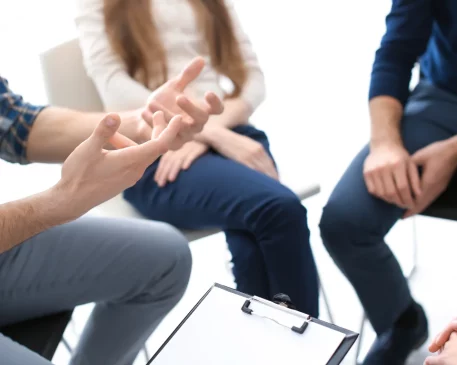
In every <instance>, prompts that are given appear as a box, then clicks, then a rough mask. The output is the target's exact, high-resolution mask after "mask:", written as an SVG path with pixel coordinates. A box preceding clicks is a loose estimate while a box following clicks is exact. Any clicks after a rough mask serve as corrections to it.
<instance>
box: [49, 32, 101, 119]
mask: <svg viewBox="0 0 457 365" xmlns="http://www.w3.org/2000/svg"><path fill="white" fill-rule="evenodd" d="M40 62H41V68H42V72H43V77H44V83H45V88H46V94H47V96H48V102H49V104H51V105H54V106H60V107H65V108H71V109H76V110H81V111H99V112H100V111H103V104H102V101H101V99H100V96H99V95H98V92H97V89H96V88H95V85H94V84H93V82H92V80H91V79H90V78H89V76H87V73H86V70H85V68H84V63H83V57H82V52H81V48H80V46H79V41H78V40H77V39H73V40H71V41H68V42H65V43H62V44H60V45H58V46H56V47H54V48H52V49H50V50H48V51H46V52H44V53H42V54H41V55H40Z"/></svg>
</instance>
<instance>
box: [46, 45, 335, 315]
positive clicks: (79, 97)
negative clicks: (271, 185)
mask: <svg viewBox="0 0 457 365" xmlns="http://www.w3.org/2000/svg"><path fill="white" fill-rule="evenodd" d="M40 61H41V68H42V72H43V76H44V83H45V89H46V94H47V97H48V102H49V104H51V105H54V106H60V107H66V108H72V109H76V110H81V111H99V112H101V111H103V104H102V102H101V99H100V96H99V95H98V92H97V90H96V88H95V86H94V84H93V82H92V80H91V79H90V78H89V77H88V76H87V74H86V70H85V68H84V64H83V57H82V53H81V49H80V46H79V42H78V40H77V39H73V40H70V41H68V42H65V43H63V44H60V45H58V46H56V47H54V48H52V49H50V50H48V51H45V52H44V53H42V54H41V55H40ZM291 173H292V174H291ZM281 175H282V176H283V177H285V179H284V181H285V183H286V184H287V185H288V186H290V188H291V189H292V190H293V191H294V192H295V193H296V194H297V196H298V197H299V198H300V200H304V199H306V198H309V197H311V196H313V195H316V194H318V193H319V192H320V185H319V184H318V183H316V182H314V181H311V182H306V181H301V180H302V179H301V178H300V179H296V178H295V177H297V176H299V175H297V174H295V172H293V171H289V172H288V171H282V170H281ZM298 180H300V181H298ZM289 183H290V184H289ZM95 212H96V213H98V214H102V215H104V216H123V217H126V216H127V217H137V218H143V217H142V216H141V215H140V214H139V213H138V212H137V211H136V210H135V209H134V208H133V207H132V206H131V205H130V204H129V203H127V202H126V201H125V200H124V199H123V197H122V195H118V196H117V197H115V198H113V199H111V200H110V201H108V202H106V203H104V204H102V205H101V206H99V207H97V208H95ZM217 232H218V230H201V231H190V232H189V231H185V232H183V233H184V234H185V235H186V237H187V239H188V240H189V242H191V241H195V240H197V239H200V238H204V237H207V236H209V235H212V234H214V233H217ZM321 291H322V294H323V299H324V302H325V305H326V309H327V312H328V315H329V318H330V321H331V322H333V315H332V312H331V310H330V307H329V303H328V299H327V296H326V293H325V291H324V290H323V287H322V285H321Z"/></svg>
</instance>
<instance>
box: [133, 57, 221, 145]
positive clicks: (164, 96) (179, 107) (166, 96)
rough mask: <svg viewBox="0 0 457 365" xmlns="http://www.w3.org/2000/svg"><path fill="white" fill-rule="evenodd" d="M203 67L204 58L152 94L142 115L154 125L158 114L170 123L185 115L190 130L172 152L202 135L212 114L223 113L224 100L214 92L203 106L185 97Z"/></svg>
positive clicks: (207, 97)
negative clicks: (160, 113)
mask: <svg viewBox="0 0 457 365" xmlns="http://www.w3.org/2000/svg"><path fill="white" fill-rule="evenodd" d="M204 66H205V61H204V60H203V58H201V57H197V58H195V59H194V60H193V61H192V62H191V63H189V65H188V66H187V67H185V68H184V70H183V71H182V72H181V74H180V75H178V76H177V77H175V78H173V79H170V80H169V81H167V82H166V83H165V84H163V85H162V86H161V87H159V88H158V89H157V90H156V91H154V92H153V93H152V94H151V96H150V97H149V99H148V102H147V107H146V109H145V110H144V111H143V113H142V116H143V118H144V120H145V121H146V122H148V123H149V124H151V125H152V116H153V114H154V113H155V112H157V111H162V112H164V113H165V119H166V121H167V122H169V121H170V120H171V119H172V118H173V117H174V116H175V115H177V114H179V115H182V117H183V122H184V123H185V124H188V125H189V127H190V128H188V129H186V130H183V131H181V132H180V133H179V135H178V138H176V139H175V140H174V141H173V144H172V145H171V146H170V149H171V150H177V149H179V148H181V146H182V145H183V144H184V143H186V142H188V141H190V140H191V139H192V138H193V137H194V135H195V133H198V132H201V130H202V129H203V127H204V125H205V123H206V122H207V121H208V118H209V116H210V115H211V114H220V113H222V111H223V110H224V108H223V104H222V102H221V100H220V99H219V98H218V97H217V96H216V95H215V94H214V93H212V92H209V93H207V94H206V95H205V101H204V102H201V103H194V102H192V101H191V100H190V99H189V98H188V97H187V96H185V95H184V90H185V88H186V87H187V86H188V85H189V84H190V83H191V82H192V81H193V80H195V79H196V78H197V77H198V75H200V73H201V72H202V70H203V68H204Z"/></svg>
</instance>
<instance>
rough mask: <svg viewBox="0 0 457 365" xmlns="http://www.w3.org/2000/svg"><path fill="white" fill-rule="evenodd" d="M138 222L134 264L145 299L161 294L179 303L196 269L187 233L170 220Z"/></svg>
mask: <svg viewBox="0 0 457 365" xmlns="http://www.w3.org/2000/svg"><path fill="white" fill-rule="evenodd" d="M144 224H145V225H146V226H144V225H143V222H142V224H141V225H139V224H138V225H137V234H136V237H135V236H133V237H132V238H131V239H132V240H134V241H135V242H134V245H133V246H131V250H130V253H131V257H130V260H129V261H130V264H131V265H133V266H134V268H135V269H134V271H135V272H136V274H137V277H139V279H138V280H139V281H140V282H138V283H137V285H138V286H139V287H138V289H140V288H141V289H140V291H141V293H139V292H138V294H141V295H140V297H142V298H143V299H141V300H147V301H148V300H149V299H148V298H150V300H152V301H155V300H156V299H157V296H160V297H164V298H167V300H170V301H171V302H172V304H173V305H174V304H176V303H177V302H178V301H179V299H180V298H181V297H182V295H183V294H184V292H185V290H186V288H187V284H188V282H189V278H190V273H191V269H192V256H191V252H190V249H189V244H188V241H187V239H186V238H185V237H184V235H183V234H182V233H181V232H179V231H178V230H177V229H176V228H174V227H173V226H171V225H169V224H166V223H159V222H149V221H144Z"/></svg>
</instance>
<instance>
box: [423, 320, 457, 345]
mask: <svg viewBox="0 0 457 365" xmlns="http://www.w3.org/2000/svg"><path fill="white" fill-rule="evenodd" d="M453 332H457V318H456V319H454V320H453V321H451V323H449V324H448V325H447V326H446V328H445V329H444V330H443V331H442V332H441V333H439V334H438V335H437V336H436V337H435V339H434V340H433V342H432V343H431V344H430V346H429V348H428V349H429V351H430V352H433V353H434V352H437V351H439V350H440V349H441V348H442V347H443V346H444V344H445V343H446V342H447V341H449V338H450V337H451V335H452V333H453Z"/></svg>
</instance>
